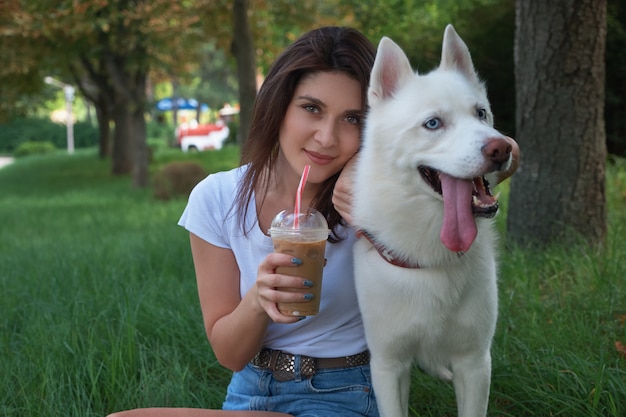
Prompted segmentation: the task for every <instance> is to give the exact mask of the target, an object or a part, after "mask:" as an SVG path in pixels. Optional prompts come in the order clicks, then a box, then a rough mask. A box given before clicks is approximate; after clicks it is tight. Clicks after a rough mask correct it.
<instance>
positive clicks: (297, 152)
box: [278, 72, 363, 184]
mask: <svg viewBox="0 0 626 417" xmlns="http://www.w3.org/2000/svg"><path fill="white" fill-rule="evenodd" d="M361 108H362V103H361V85H360V84H359V82H358V81H357V80H355V79H354V78H351V77H350V76H348V75H346V74H345V73H341V72H318V73H314V74H310V75H307V76H305V77H303V78H302V80H300V83H299V84H298V86H297V87H296V90H295V92H294V95H293V97H292V99H291V102H290V103H289V106H288V107H287V112H286V113H285V118H284V119H283V123H282V125H281V127H280V131H279V143H280V158H279V164H278V167H279V169H281V170H283V171H282V172H281V173H280V174H284V175H290V174H295V175H296V176H297V177H298V178H299V177H300V175H301V173H302V170H303V169H304V166H305V165H311V171H310V174H309V178H308V182H310V183H313V184H319V183H322V182H323V181H325V180H327V179H328V178H330V177H331V176H333V175H334V174H336V173H337V172H339V171H340V170H341V169H342V168H343V167H344V165H345V164H346V163H347V162H348V160H349V159H350V158H351V157H352V156H353V155H354V154H355V153H356V152H357V150H358V149H359V144H360V133H361V121H362V118H363V114H362V111H361ZM285 170H291V172H286V171H285Z"/></svg>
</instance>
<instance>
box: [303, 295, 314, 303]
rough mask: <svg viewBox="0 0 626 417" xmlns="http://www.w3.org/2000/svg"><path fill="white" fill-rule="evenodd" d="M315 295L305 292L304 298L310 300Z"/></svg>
mask: <svg viewBox="0 0 626 417" xmlns="http://www.w3.org/2000/svg"><path fill="white" fill-rule="evenodd" d="M314 297H315V296H314V295H313V294H304V299H305V300H307V301H310V300H312V299H313V298H314Z"/></svg>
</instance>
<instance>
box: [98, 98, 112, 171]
mask: <svg viewBox="0 0 626 417" xmlns="http://www.w3.org/2000/svg"><path fill="white" fill-rule="evenodd" d="M94 107H95V109H96V118H97V119H98V131H99V133H100V140H99V142H98V144H99V149H98V156H99V157H100V158H101V159H105V158H107V157H109V156H110V155H111V133H112V132H111V125H110V123H111V119H112V116H111V113H110V110H109V109H108V107H107V106H106V105H104V104H94Z"/></svg>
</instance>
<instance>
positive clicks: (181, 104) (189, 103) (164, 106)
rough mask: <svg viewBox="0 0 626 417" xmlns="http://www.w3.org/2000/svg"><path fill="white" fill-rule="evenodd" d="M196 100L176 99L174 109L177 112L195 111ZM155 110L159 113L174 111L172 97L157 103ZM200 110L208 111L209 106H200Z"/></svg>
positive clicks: (196, 106)
mask: <svg viewBox="0 0 626 417" xmlns="http://www.w3.org/2000/svg"><path fill="white" fill-rule="evenodd" d="M198 104H199V103H198V100H196V99H195V98H182V97H178V98H176V108H177V109H178V110H197V109H198ZM156 108H157V110H159V111H170V110H172V109H174V99H172V97H166V98H164V99H161V100H159V101H157V103H156ZM200 109H201V110H202V111H207V110H209V106H207V105H206V104H202V105H201V107H200Z"/></svg>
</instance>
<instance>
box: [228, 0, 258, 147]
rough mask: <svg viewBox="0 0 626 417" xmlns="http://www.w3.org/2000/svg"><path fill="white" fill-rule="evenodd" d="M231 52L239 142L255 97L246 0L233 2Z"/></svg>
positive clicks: (246, 129) (243, 137) (247, 127)
mask: <svg viewBox="0 0 626 417" xmlns="http://www.w3.org/2000/svg"><path fill="white" fill-rule="evenodd" d="M233 23H234V26H233V43H232V52H233V55H234V56H235V59H236V60H237V77H238V79H239V104H240V106H241V108H240V111H239V132H238V133H239V142H240V143H241V144H243V143H244V142H245V141H246V139H247V138H248V133H249V132H250V124H251V122H252V107H253V105H254V100H255V98H256V63H255V54H254V40H253V39H252V32H251V30H250V25H249V23H248V0H235V1H234V2H233Z"/></svg>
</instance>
